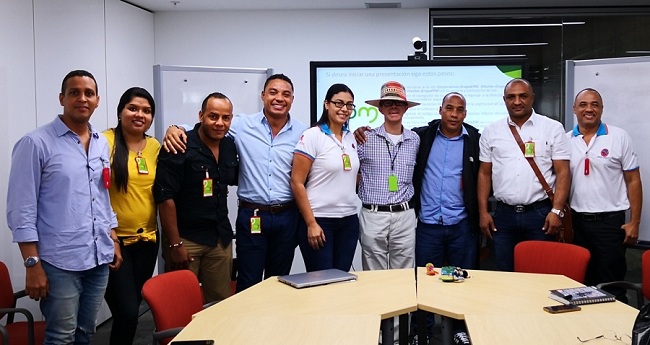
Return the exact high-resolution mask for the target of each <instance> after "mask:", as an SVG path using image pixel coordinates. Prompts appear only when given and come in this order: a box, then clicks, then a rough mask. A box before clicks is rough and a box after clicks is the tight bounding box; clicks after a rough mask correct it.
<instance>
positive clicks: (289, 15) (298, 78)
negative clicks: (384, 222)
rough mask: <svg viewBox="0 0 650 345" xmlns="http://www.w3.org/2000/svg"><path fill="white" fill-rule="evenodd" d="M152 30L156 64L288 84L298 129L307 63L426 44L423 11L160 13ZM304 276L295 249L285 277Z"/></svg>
mask: <svg viewBox="0 0 650 345" xmlns="http://www.w3.org/2000/svg"><path fill="white" fill-rule="evenodd" d="M154 23H155V39H156V43H155V46H156V54H155V60H156V64H162V65H190V66H212V67H260V68H273V69H274V72H275V73H284V74H286V75H287V76H289V78H291V79H292V81H293V84H294V88H295V101H294V103H293V107H292V110H291V114H292V115H293V116H296V118H298V119H300V120H302V121H303V122H305V123H309V121H310V119H309V109H310V108H309V102H310V99H309V62H310V61H358V60H405V59H406V57H407V56H408V55H409V54H412V53H413V51H414V49H413V46H412V45H411V44H412V43H411V39H412V38H413V37H414V36H419V37H429V31H428V27H429V11H428V10H427V9H416V10H413V9H409V10H402V9H398V10H395V9H389V10H386V9H365V10H327V11H323V10H321V11H316V10H309V11H221V12H217V11H214V12H159V13H156V14H155V15H154ZM341 82H345V81H341ZM214 91H219V90H214ZM260 91H262V90H260ZM377 96H379V90H377ZM357 103H359V101H357ZM198 106H199V105H198V104H197V109H198ZM187 119H188V123H192V122H194V114H187ZM229 211H230V212H236V210H233V209H230V210H229ZM360 252H361V251H360V248H359V246H357V251H356V254H355V259H354V263H353V266H354V269H356V270H361V259H360ZM304 269H305V268H304V263H303V261H302V256H301V255H300V251H299V250H298V249H296V256H295V258H294V261H293V267H292V272H304Z"/></svg>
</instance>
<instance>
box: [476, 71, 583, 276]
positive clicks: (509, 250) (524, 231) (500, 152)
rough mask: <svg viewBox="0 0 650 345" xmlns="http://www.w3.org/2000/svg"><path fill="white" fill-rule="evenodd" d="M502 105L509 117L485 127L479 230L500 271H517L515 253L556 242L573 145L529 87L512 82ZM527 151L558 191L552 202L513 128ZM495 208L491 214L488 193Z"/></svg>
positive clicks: (481, 156) (522, 81) (479, 178)
mask: <svg viewBox="0 0 650 345" xmlns="http://www.w3.org/2000/svg"><path fill="white" fill-rule="evenodd" d="M503 100H504V102H505V105H506V108H507V110H508V117H507V118H504V119H500V120H498V121H497V122H494V123H492V124H490V125H489V126H488V127H486V128H485V130H484V131H483V133H482V135H481V139H480V141H479V146H480V156H479V159H480V161H481V166H480V167H479V173H478V188H477V189H478V191H477V194H478V207H479V223H480V227H481V231H482V232H483V233H484V234H485V235H486V236H488V237H491V238H492V239H493V240H494V252H495V256H496V265H497V268H498V269H499V270H501V271H512V270H513V269H514V248H515V245H516V244H517V243H519V242H521V241H526V240H552V239H553V234H554V233H555V232H556V231H558V229H559V228H560V226H561V225H562V219H561V218H562V217H563V216H564V214H563V213H562V211H561V210H562V208H563V207H564V204H565V202H566V199H567V196H568V194H569V184H570V178H571V177H570V174H569V158H570V152H569V144H568V140H567V138H566V135H565V132H564V127H563V126H562V124H561V123H559V122H558V121H556V120H553V119H551V118H548V117H546V116H544V115H540V114H537V113H536V112H535V111H534V110H533V102H534V100H535V94H534V93H533V88H532V86H531V85H530V83H529V82H528V81H526V80H524V79H513V80H511V81H509V82H508V83H507V84H506V87H505V89H504V93H503ZM509 127H512V128H514V129H515V130H516V131H517V133H518V134H519V136H520V137H521V140H522V141H523V142H524V143H525V145H526V147H527V154H526V156H527V157H531V158H532V159H533V160H534V161H535V163H536V164H537V165H538V166H539V170H540V171H541V172H542V175H543V176H544V179H545V180H546V182H547V183H548V184H549V186H550V187H551V188H553V189H554V191H555V198H554V200H553V202H551V201H550V200H549V198H548V196H547V194H546V192H545V191H544V188H543V187H542V185H541V184H540V182H539V181H538V180H537V177H536V176H535V173H534V172H533V169H532V168H531V166H530V164H529V163H528V161H527V159H526V156H525V155H524V153H523V152H522V151H521V149H520V147H519V145H518V144H517V141H516V140H515V138H514V135H513V133H512V132H511V130H510V128H509ZM491 188H493V189H494V197H495V198H496V200H497V205H496V208H495V211H494V216H492V215H490V214H489V213H488V197H489V196H490V189H491Z"/></svg>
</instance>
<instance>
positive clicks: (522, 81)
mask: <svg viewBox="0 0 650 345" xmlns="http://www.w3.org/2000/svg"><path fill="white" fill-rule="evenodd" d="M517 83H522V84H525V85H527V86H528V88H529V89H530V92H531V93H533V86H532V85H530V82H529V81H528V80H526V79H524V78H514V79H510V81H509V82H507V83H506V86H504V87H503V94H504V95H505V94H506V89H507V88H508V86H510V85H512V84H517Z"/></svg>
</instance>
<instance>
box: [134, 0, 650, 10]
mask: <svg viewBox="0 0 650 345" xmlns="http://www.w3.org/2000/svg"><path fill="white" fill-rule="evenodd" d="M123 1H124V0H123ZM125 1H126V2H129V3H132V4H134V5H137V6H139V7H142V8H145V9H147V10H149V11H152V12H158V11H218V10H337V9H363V8H366V2H371V3H399V4H400V7H401V8H440V9H450V8H513V6H514V7H517V8H521V7H566V6H571V7H592V6H595V7H599V6H608V7H625V6H648V5H649V4H650V1H649V0H572V1H567V0H518V1H513V0H402V1H399V0H319V1H316V0H178V1H175V0H125ZM174 3H176V5H174Z"/></svg>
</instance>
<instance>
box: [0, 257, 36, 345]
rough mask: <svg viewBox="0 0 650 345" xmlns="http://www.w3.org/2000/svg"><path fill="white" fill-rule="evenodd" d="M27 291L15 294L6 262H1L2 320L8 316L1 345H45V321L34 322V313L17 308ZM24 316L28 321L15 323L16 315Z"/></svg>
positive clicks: (0, 293) (0, 315) (0, 331)
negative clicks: (17, 303) (17, 302)
mask: <svg viewBox="0 0 650 345" xmlns="http://www.w3.org/2000/svg"><path fill="white" fill-rule="evenodd" d="M25 296H27V294H26V293H25V291H24V290H23V291H17V292H13V286H12V285H11V276H9V270H8V269H7V266H6V265H5V264H4V262H2V261H0V319H2V318H3V317H4V316H5V315H6V316H7V320H6V324H5V325H4V326H3V329H0V333H2V342H0V344H1V345H8V344H10V343H9V341H11V345H21V344H28V345H34V344H43V339H44V338H45V321H34V316H33V315H32V313H31V312H30V311H29V310H27V309H24V308H16V301H17V300H18V299H19V298H21V297H25ZM16 313H19V314H23V315H24V316H25V318H26V319H27V321H14V314H16Z"/></svg>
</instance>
